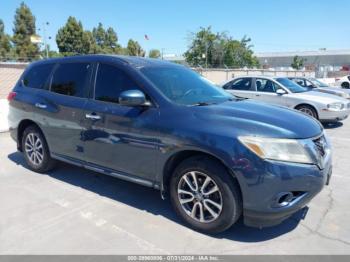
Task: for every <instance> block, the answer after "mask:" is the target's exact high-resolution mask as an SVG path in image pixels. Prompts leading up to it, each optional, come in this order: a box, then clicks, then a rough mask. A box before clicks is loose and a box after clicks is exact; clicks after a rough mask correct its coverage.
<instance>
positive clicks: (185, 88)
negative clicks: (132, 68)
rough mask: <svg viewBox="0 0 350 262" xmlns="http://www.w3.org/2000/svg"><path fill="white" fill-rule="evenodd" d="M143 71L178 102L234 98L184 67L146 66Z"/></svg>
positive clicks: (164, 92) (185, 103)
mask: <svg viewBox="0 0 350 262" xmlns="http://www.w3.org/2000/svg"><path fill="white" fill-rule="evenodd" d="M141 71H142V73H143V74H144V75H145V76H146V77H147V78H148V79H149V80H150V81H151V82H152V83H153V84H154V86H155V87H156V88H157V89H158V90H159V91H160V92H162V93H163V94H164V96H166V97H167V98H168V99H169V100H171V101H172V102H174V103H177V104H181V105H199V104H203V103H205V104H207V103H210V104H211V103H221V102H224V101H227V100H229V99H232V96H231V95H230V94H228V93H226V92H225V91H224V90H223V89H221V88H219V87H217V86H215V85H214V84H212V83H211V82H210V81H208V80H207V79H206V78H204V77H202V76H201V75H199V74H198V73H196V72H194V71H193V70H189V69H186V68H184V67H180V66H169V67H144V68H142V69H141Z"/></svg>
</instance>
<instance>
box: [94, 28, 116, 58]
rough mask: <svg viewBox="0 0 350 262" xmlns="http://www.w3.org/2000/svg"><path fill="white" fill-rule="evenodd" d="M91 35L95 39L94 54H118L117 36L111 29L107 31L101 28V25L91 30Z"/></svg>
mask: <svg viewBox="0 0 350 262" xmlns="http://www.w3.org/2000/svg"><path fill="white" fill-rule="evenodd" d="M92 35H93V37H94V39H95V43H96V45H95V50H94V52H95V53H99V54H119V53H120V52H121V46H120V45H119V44H118V36H117V33H116V32H115V31H114V29H113V28H112V27H109V28H108V29H107V30H105V29H104V28H103V25H102V24H101V23H99V24H98V26H97V28H94V29H93V30H92Z"/></svg>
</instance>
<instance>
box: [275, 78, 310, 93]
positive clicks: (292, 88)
mask: <svg viewBox="0 0 350 262" xmlns="http://www.w3.org/2000/svg"><path fill="white" fill-rule="evenodd" d="M275 80H276V81H277V82H278V83H280V84H281V85H282V86H284V87H286V88H288V89H289V90H290V91H291V92H292V93H302V92H306V91H308V89H307V88H305V87H302V86H300V85H298V84H296V83H294V82H293V81H292V80H289V79H288V78H284V77H280V78H275Z"/></svg>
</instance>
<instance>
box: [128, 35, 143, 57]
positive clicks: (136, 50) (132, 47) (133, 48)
mask: <svg viewBox="0 0 350 262" xmlns="http://www.w3.org/2000/svg"><path fill="white" fill-rule="evenodd" d="M127 50H128V55H131V56H142V57H144V56H145V54H146V52H145V51H144V50H143V49H142V48H141V46H140V44H139V43H138V42H137V41H134V40H132V39H130V40H129V42H128V46H127Z"/></svg>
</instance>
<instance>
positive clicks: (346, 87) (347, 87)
mask: <svg viewBox="0 0 350 262" xmlns="http://www.w3.org/2000/svg"><path fill="white" fill-rule="evenodd" d="M341 87H342V88H345V89H349V88H350V83H348V82H344V83H342V84H341Z"/></svg>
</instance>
